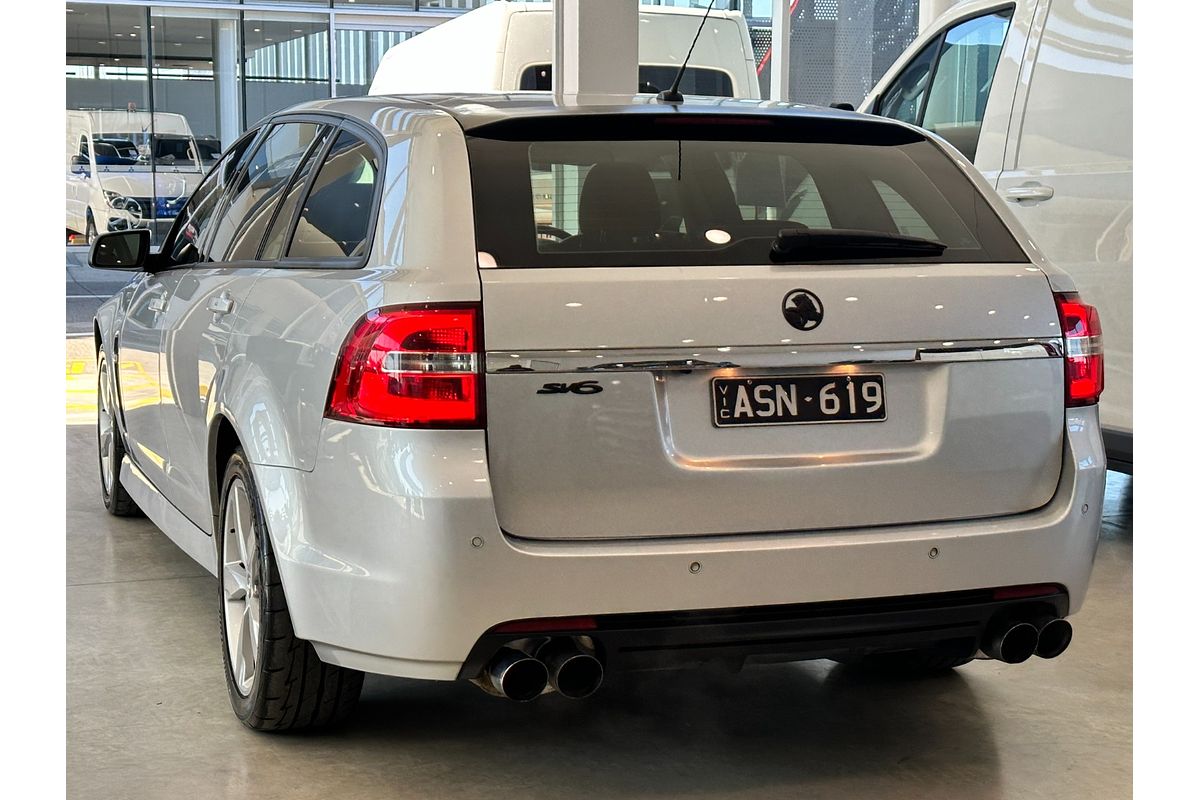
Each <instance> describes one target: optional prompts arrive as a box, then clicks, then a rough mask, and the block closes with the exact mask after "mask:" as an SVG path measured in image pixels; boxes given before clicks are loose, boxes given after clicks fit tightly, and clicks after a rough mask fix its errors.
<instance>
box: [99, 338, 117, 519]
mask: <svg viewBox="0 0 1200 800" xmlns="http://www.w3.org/2000/svg"><path fill="white" fill-rule="evenodd" d="M96 395H97V398H96V399H97V406H98V407H97V409H96V440H97V443H98V445H99V450H100V481H101V483H102V484H103V487H104V496H105V497H106V498H107V497H109V496H111V495H112V491H113V483H114V482H115V478H116V470H117V467H116V464H114V463H113V461H114V452H113V450H114V447H115V442H114V437H115V436H116V421H115V420H114V419H113V404H112V391H111V389H110V388H109V382H108V361H106V360H101V361H100V369H99V375H98V376H97V387H96Z"/></svg>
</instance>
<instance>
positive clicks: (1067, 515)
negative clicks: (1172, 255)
mask: <svg viewBox="0 0 1200 800" xmlns="http://www.w3.org/2000/svg"><path fill="white" fill-rule="evenodd" d="M1066 431H1067V435H1066V437H1065V442H1066V445H1065V448H1064V462H1063V469H1062V473H1061V477H1060V480H1059V485H1058V487H1057V489H1056V491H1055V494H1054V497H1053V498H1052V499H1051V501H1050V502H1049V503H1048V504H1047V505H1046V506H1044V507H1042V508H1040V509H1038V510H1036V511H1032V512H1028V513H1025V514H1018V515H1012V516H1007V517H999V518H991V519H982V520H970V521H964V522H940V523H934V524H924V525H909V526H889V527H878V528H867V529H858V530H837V531H827V532H810V533H773V534H762V535H735V536H703V537H682V538H673V539H670V540H640V541H615V540H613V541H601V542H577V541H576V542H531V541H527V540H519V539H514V538H511V537H507V536H505V535H504V534H503V533H502V532H501V531H500V530H499V528H498V526H497V522H496V515H495V510H494V508H493V504H492V498H491V488H490V484H489V482H488V481H489V477H488V470H487V459H486V449H485V440H484V435H483V433H482V432H480V431H436V432H435V431H398V430H389V429H380V428H372V427H368V426H361V425H354V424H349V423H340V422H329V421H327V422H326V423H325V426H324V432H323V440H322V442H321V446H320V451H319V457H318V459H317V463H316V466H315V468H314V470H313V471H312V472H304V471H301V470H295V469H288V468H280V467H269V466H261V465H256V466H255V467H254V469H255V475H256V478H257V482H258V484H259V487H260V491H261V493H262V495H263V498H262V499H263V503H264V506H265V510H266V514H267V523H268V528H269V532H270V535H271V540H272V544H273V545H274V548H275V552H276V556H277V560H278V562H279V566H280V572H281V575H282V579H283V584H284V590H285V591H286V593H287V597H288V603H289V606H290V611H291V616H292V621H293V625H294V627H295V629H296V632H297V634H298V635H299V636H301V637H303V638H305V639H308V640H310V641H312V642H313V643H314V645H315V646H316V648H317V652H318V654H319V655H320V656H321V657H322V658H323V659H324V660H326V661H329V662H331V663H339V664H343V665H345V666H350V667H354V668H357V669H362V670H365V671H368V672H378V673H384V674H392V675H400V676H406V677H415V678H430V679H439V680H451V679H454V678H456V677H458V676H459V674H460V672H461V671H462V670H463V665H464V663H465V662H467V661H468V658H469V657H470V654H471V652H472V649H473V648H474V647H475V646H476V644H477V642H478V641H479V640H480V638H481V637H482V636H484V634H485V633H486V632H487V631H489V630H490V629H492V628H493V627H494V626H496V625H498V624H500V623H503V622H507V621H511V620H519V619H530V618H540V617H558V616H575V615H626V614H645V613H650V612H681V611H693V610H701V609H753V608H760V607H764V606H798V605H802V604H813V603H818V604H820V603H830V602H847V601H859V600H866V599H871V598H900V597H915V596H922V595H931V594H942V593H947V592H964V591H972V590H978V589H980V588H981V587H998V586H1016V585H1023V584H1035V583H1047V584H1057V585H1059V586H1061V587H1063V590H1064V592H1065V594H1066V596H1067V597H1068V598H1069V603H1066V604H1065V607H1064V608H1063V611H1064V612H1065V613H1074V612H1075V611H1077V610H1078V609H1079V607H1080V606H1081V605H1082V603H1083V600H1084V596H1085V594H1086V591H1087V584H1088V580H1089V578H1090V575H1091V569H1092V561H1093V559H1094V556H1095V551H1096V543H1097V537H1098V533H1099V526H1100V517H1101V503H1102V500H1103V495H1104V469H1105V461H1104V448H1103V443H1102V441H1101V434H1100V428H1099V424H1098V420H1097V415H1096V410H1095V408H1085V409H1072V410H1071V411H1070V413H1069V415H1068V418H1067V426H1066ZM937 490H938V489H937V487H936V486H933V487H930V491H937ZM664 502H670V499H669V498H664ZM933 548H937V553H936V557H931V550H932V549H933ZM797 624H800V623H797ZM818 649H819V648H818ZM806 657H815V656H806Z"/></svg>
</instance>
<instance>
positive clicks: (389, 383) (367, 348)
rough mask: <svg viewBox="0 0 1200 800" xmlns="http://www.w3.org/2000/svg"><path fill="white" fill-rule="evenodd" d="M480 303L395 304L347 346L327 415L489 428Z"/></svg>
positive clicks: (366, 320)
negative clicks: (485, 410) (482, 368)
mask: <svg viewBox="0 0 1200 800" xmlns="http://www.w3.org/2000/svg"><path fill="white" fill-rule="evenodd" d="M480 355H481V352H480V315H479V306H478V305H474V304H464V305H420V306H394V307H391V308H381V309H376V310H375V311H371V312H370V313H368V314H367V315H366V316H365V317H363V318H362V319H361V320H359V321H358V324H357V325H355V326H354V330H352V331H351V332H350V335H349V336H348V337H347V339H346V343H345V344H344V345H343V346H342V353H341V356H340V357H339V358H338V364H337V369H336V370H335V371H334V376H333V385H332V386H331V387H330V389H329V402H328V406H327V408H326V411H325V415H326V416H327V417H330V418H332V419H342V420H348V421H351V422H365V423H368V424H372V425H390V426H395V427H400V428H478V427H482V426H483V380H482V376H481V375H480V372H479V361H480Z"/></svg>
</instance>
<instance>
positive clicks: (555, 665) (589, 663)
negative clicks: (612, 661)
mask: <svg viewBox="0 0 1200 800" xmlns="http://www.w3.org/2000/svg"><path fill="white" fill-rule="evenodd" d="M538 658H539V659H541V661H542V663H544V664H545V665H546V670H547V672H548V673H549V675H550V686H552V687H553V688H554V691H556V692H558V693H559V694H561V695H562V696H563V697H566V698H569V699H571V700H582V699H583V698H585V697H588V696H590V695H592V694H595V692H596V690H597V689H599V688H600V684H601V683H602V682H603V681H604V665H603V664H601V663H600V659H598V658H596V657H595V656H594V655H592V653H591V652H588V651H587V650H585V649H584V648H582V647H580V646H579V644H577V643H576V642H575V641H573V640H571V639H551V640H550V641H548V642H546V644H545V645H543V646H542V647H541V648H539V649H538Z"/></svg>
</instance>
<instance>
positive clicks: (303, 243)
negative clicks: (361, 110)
mask: <svg viewBox="0 0 1200 800" xmlns="http://www.w3.org/2000/svg"><path fill="white" fill-rule="evenodd" d="M378 180H379V159H378V157H377V156H376V155H375V152H374V151H373V150H372V149H371V147H370V146H369V145H367V143H366V142H364V141H362V140H361V139H359V138H358V137H357V136H355V135H354V134H352V133H350V132H349V131H342V132H341V133H339V134H338V136H337V139H335V140H334V142H333V145H332V146H331V147H330V148H329V154H328V155H327V156H326V157H325V163H323V164H322V165H321V169H320V171H318V172H317V175H316V177H315V178H314V179H313V183H312V190H311V191H310V192H309V194H308V197H307V198H306V199H305V201H304V206H303V208H302V209H301V212H300V218H299V220H298V221H297V222H296V231H295V233H294V234H293V236H292V241H291V246H290V247H289V248H288V252H287V257H288V258H353V257H358V256H361V255H364V254H365V253H366V248H367V245H368V243H369V239H370V226H371V209H372V205H373V202H374V197H375V186H376V183H377V182H378Z"/></svg>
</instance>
